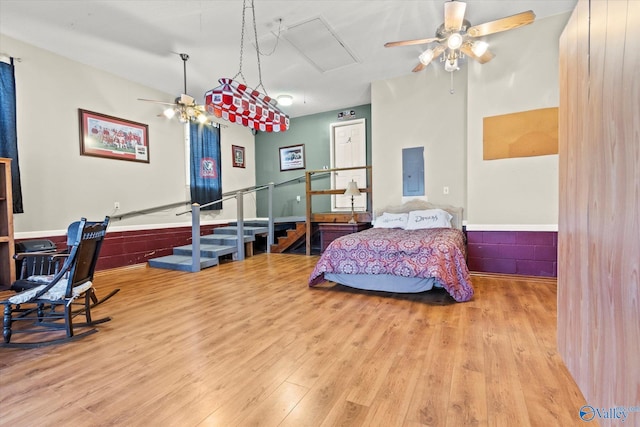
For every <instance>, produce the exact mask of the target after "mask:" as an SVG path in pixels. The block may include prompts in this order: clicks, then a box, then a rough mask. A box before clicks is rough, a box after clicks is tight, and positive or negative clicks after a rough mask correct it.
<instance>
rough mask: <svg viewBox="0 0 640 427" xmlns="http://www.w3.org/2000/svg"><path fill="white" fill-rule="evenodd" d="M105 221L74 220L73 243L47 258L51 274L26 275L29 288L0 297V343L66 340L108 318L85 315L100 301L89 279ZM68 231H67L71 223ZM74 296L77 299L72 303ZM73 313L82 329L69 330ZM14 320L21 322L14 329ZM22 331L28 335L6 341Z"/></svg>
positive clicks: (13, 344) (33, 344)
mask: <svg viewBox="0 0 640 427" xmlns="http://www.w3.org/2000/svg"><path fill="white" fill-rule="evenodd" d="M108 224H109V217H106V218H105V220H104V221H103V222H91V223H90V222H87V221H86V219H84V218H83V219H82V220H80V222H79V223H78V225H77V227H75V235H74V236H69V241H70V242H73V244H72V245H71V246H70V248H69V252H68V254H54V255H52V257H56V259H55V260H52V261H51V262H55V263H58V265H57V266H56V271H55V273H54V274H52V275H42V276H31V277H29V278H28V279H26V281H28V282H31V284H34V283H36V284H37V285H36V286H35V287H25V288H24V290H22V291H21V292H19V293H17V294H16V295H13V296H11V297H9V298H8V299H6V300H4V301H1V303H2V304H3V305H4V318H3V331H2V332H3V338H4V342H3V343H1V344H0V346H4V347H40V346H43V345H50V344H54V343H60V342H65V341H70V340H72V339H76V338H79V337H83V336H86V335H89V334H92V333H94V332H97V329H95V328H93V326H94V325H96V324H98V323H103V322H106V321H108V320H111V319H110V318H109V317H106V318H103V319H98V320H93V319H92V318H91V308H92V307H94V306H95V305H96V301H97V302H98V303H100V302H102V301H99V300H97V299H96V297H95V294H94V290H93V284H92V279H93V273H94V270H95V266H96V263H97V261H98V255H99V254H100V248H101V247H102V243H103V241H104V237H105V234H106V231H107V225H108ZM70 231H71V233H72V234H73V231H72V230H71V227H70ZM62 259H64V261H62ZM22 281H25V280H24V279H23V280H22ZM78 299H79V300H80V301H81V302H76V300H78ZM105 299H106V298H105ZM78 315H84V317H85V322H84V323H76V324H75V326H78V327H81V326H82V327H85V328H86V330H84V331H83V332H82V333H80V334H74V323H73V319H74V318H75V317H76V316H78ZM17 322H20V325H21V326H20V327H17V328H14V324H15V323H17ZM23 326H24V327H23ZM62 332H64V334H62ZM22 333H25V334H29V335H30V336H31V337H32V339H31V340H29V341H17V342H16V341H14V342H11V338H12V336H13V335H14V334H22Z"/></svg>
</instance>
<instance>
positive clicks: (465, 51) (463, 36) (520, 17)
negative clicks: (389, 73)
mask: <svg viewBox="0 0 640 427" xmlns="http://www.w3.org/2000/svg"><path fill="white" fill-rule="evenodd" d="M466 8H467V4H466V3H464V2H462V1H455V0H452V1H448V2H446V3H445V4H444V22H443V23H442V24H441V25H440V26H439V27H438V28H437V30H436V34H435V37H432V38H427V39H415V40H402V41H397V42H388V43H385V45H384V46H385V47H394V46H409V45H418V44H430V43H435V46H433V47H429V48H428V49H426V50H425V51H424V52H422V53H421V54H420V56H419V57H418V61H419V62H418V65H416V66H415V67H414V68H413V70H412V71H413V72H418V71H421V70H422V69H424V68H425V67H426V66H427V65H429V63H431V61H433V60H434V59H437V58H439V57H441V55H442V57H441V59H440V60H441V61H442V62H444V68H445V70H446V71H449V72H453V71H456V70H458V60H459V59H460V58H462V57H463V55H466V56H469V57H471V58H473V59H475V60H476V61H478V62H480V63H481V64H484V63H485V62H488V61H491V59H493V57H494V56H495V55H494V54H493V53H491V51H489V49H488V47H489V45H488V44H487V43H486V42H484V41H482V40H476V39H477V38H479V37H482V36H486V35H489V34H495V33H499V32H502V31H507V30H511V29H514V28H518V27H522V26H523V25H528V24H531V23H532V22H533V21H534V20H535V18H536V15H535V14H534V13H533V11H531V10H528V11H526V12H522V13H518V14H515V15H512V16H507V17H504V18H500V19H497V20H495V21H490V22H485V23H484V24H479V25H474V26H471V24H470V23H469V21H467V20H466V19H464V15H465V11H466Z"/></svg>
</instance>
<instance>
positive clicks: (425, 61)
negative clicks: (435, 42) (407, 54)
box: [418, 48, 433, 65]
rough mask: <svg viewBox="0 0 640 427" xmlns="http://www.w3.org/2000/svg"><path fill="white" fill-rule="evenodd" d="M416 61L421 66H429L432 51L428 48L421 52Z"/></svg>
mask: <svg viewBox="0 0 640 427" xmlns="http://www.w3.org/2000/svg"><path fill="white" fill-rule="evenodd" d="M418 60H419V61H420V62H421V63H422V65H429V63H430V62H431V61H432V60H433V49H431V48H429V49H427V50H425V51H424V52H422V53H421V54H420V56H418Z"/></svg>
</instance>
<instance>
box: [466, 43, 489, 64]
mask: <svg viewBox="0 0 640 427" xmlns="http://www.w3.org/2000/svg"><path fill="white" fill-rule="evenodd" d="M460 50H461V51H462V53H464V54H465V55H467V56H468V57H470V58H473V59H475V60H476V61H478V62H479V63H481V64H484V63H486V62H489V61H491V60H492V59H493V58H495V55H494V54H493V53H492V52H491V51H489V50H488V49H487V50H486V51H485V52H484V53H483V54H482V55H480V56H478V55H476V54H475V53H474V52H473V50H472V49H471V45H469V44H464V45H462V46H461V47H460Z"/></svg>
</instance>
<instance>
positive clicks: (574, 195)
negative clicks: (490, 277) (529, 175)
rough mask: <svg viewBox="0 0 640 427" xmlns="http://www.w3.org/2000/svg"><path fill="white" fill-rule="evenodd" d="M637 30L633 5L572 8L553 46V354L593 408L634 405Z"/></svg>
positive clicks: (638, 383) (639, 167)
mask: <svg viewBox="0 0 640 427" xmlns="http://www.w3.org/2000/svg"><path fill="white" fill-rule="evenodd" d="M638 21H640V2H639V1H637V0H609V1H605V0H603V1H591V2H589V1H588V0H579V2H578V4H577V6H576V9H575V10H574V13H573V15H572V16H571V18H570V20H569V23H568V24H567V27H566V29H565V31H564V32H563V34H562V37H561V39H560V135H559V138H560V141H559V142H560V145H559V152H560V177H559V178H560V214H559V225H558V251H559V254H558V348H559V351H560V353H561V354H562V357H563V358H564V361H565V363H566V364H567V367H568V368H569V370H570V372H571V373H572V375H573V376H574V378H575V380H576V382H577V384H578V385H579V387H580V389H581V390H582V392H583V394H584V396H585V398H586V401H587V403H588V404H589V405H591V406H592V407H594V408H599V409H609V408H612V407H614V408H615V407H637V406H638V404H639V403H640V363H638V349H639V348H640V243H639V242H640V138H639V135H640V82H639V80H640V79H639V73H640V30H639V29H640V27H639V26H638ZM596 415H597V414H596ZM576 416H578V414H576ZM627 416H628V418H627V424H628V425H640V412H638V413H628V414H627ZM596 418H600V419H598V421H599V422H600V423H601V425H610V424H609V423H614V422H619V421H620V420H619V419H618V420H616V419H613V420H611V419H605V418H602V417H600V416H599V415H597V417H596Z"/></svg>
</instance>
